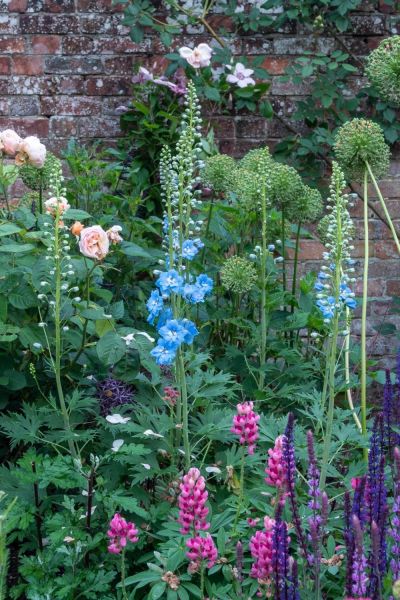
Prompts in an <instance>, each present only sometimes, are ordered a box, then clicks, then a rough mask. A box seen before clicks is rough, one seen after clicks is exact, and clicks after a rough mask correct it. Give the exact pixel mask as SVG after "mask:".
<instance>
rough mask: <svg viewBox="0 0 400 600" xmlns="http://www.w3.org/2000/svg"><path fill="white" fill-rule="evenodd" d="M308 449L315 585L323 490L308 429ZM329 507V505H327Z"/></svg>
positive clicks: (311, 560) (310, 560) (319, 549)
mask: <svg viewBox="0 0 400 600" xmlns="http://www.w3.org/2000/svg"><path fill="white" fill-rule="evenodd" d="M307 451H308V495H309V498H310V501H309V503H308V507H309V508H310V509H311V517H309V518H308V525H309V530H310V534H309V539H310V541H311V546H312V554H311V555H309V562H310V564H312V565H313V569H314V585H315V586H316V587H317V586H319V572H320V563H321V536H322V531H321V525H322V515H321V508H322V506H321V490H320V488H319V476H320V474H319V470H318V468H317V461H316V458H315V450H314V437H313V434H312V431H307ZM326 508H327V507H326Z"/></svg>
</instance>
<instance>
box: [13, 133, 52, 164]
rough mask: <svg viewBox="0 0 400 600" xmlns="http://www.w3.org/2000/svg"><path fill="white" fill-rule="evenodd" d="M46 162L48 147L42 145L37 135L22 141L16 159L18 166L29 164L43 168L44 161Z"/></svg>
mask: <svg viewBox="0 0 400 600" xmlns="http://www.w3.org/2000/svg"><path fill="white" fill-rule="evenodd" d="M45 160H46V146H45V145H44V144H41V143H40V140H39V138H37V137H36V136H35V135H30V136H29V137H27V138H25V139H24V140H22V142H21V144H20V147H19V150H18V154H17V156H16V157H15V162H16V163H17V165H23V164H25V163H27V162H28V163H29V164H31V165H33V166H34V167H38V168H40V167H43V165H44V161H45Z"/></svg>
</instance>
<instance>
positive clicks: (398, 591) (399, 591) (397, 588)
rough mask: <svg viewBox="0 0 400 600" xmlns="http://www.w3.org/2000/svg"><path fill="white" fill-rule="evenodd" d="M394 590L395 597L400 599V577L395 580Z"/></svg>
mask: <svg viewBox="0 0 400 600" xmlns="http://www.w3.org/2000/svg"><path fill="white" fill-rule="evenodd" d="M392 592H393V597H394V598H396V600H399V599H400V579H398V580H397V581H395V582H394V584H393V588H392Z"/></svg>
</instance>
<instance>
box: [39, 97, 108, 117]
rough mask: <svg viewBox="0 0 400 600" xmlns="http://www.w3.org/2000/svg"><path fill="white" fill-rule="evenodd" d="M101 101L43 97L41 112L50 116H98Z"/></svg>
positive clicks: (84, 98)
mask: <svg viewBox="0 0 400 600" xmlns="http://www.w3.org/2000/svg"><path fill="white" fill-rule="evenodd" d="M101 106H102V104H101V99H100V98H98V97H89V96H44V97H43V98H42V99H41V111H42V114H44V115H46V116H51V115H59V116H62V115H80V116H83V115H98V114H99V113H100V112H101Z"/></svg>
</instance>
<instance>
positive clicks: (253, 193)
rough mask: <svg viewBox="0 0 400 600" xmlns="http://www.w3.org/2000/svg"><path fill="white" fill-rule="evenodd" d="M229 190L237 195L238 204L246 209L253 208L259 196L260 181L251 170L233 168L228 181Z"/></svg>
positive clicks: (255, 207) (255, 206) (256, 204)
mask: <svg viewBox="0 0 400 600" xmlns="http://www.w3.org/2000/svg"><path fill="white" fill-rule="evenodd" d="M230 189H231V191H232V192H233V193H234V194H235V195H236V196H237V199H238V202H239V204H241V205H242V206H243V207H244V208H246V209H247V210H255V209H257V207H258V202H259V198H260V183H259V181H258V179H257V177H255V175H254V173H253V172H252V171H248V170H247V169H242V168H239V169H235V171H234V172H233V173H232V180H231V183H230Z"/></svg>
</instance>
